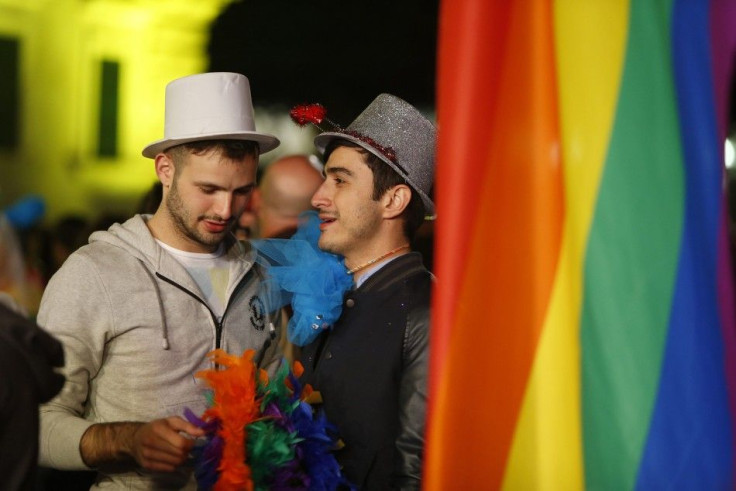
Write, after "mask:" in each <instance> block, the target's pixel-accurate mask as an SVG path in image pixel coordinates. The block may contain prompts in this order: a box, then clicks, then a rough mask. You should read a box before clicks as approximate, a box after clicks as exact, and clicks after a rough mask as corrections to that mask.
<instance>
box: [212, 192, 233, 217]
mask: <svg viewBox="0 0 736 491" xmlns="http://www.w3.org/2000/svg"><path fill="white" fill-rule="evenodd" d="M214 211H215V213H216V214H217V215H218V216H219V217H220V218H222V219H223V220H228V219H229V218H230V217H231V216H232V214H233V197H232V195H231V194H230V193H222V194H221V195H220V196H218V197H217V201H216V202H215V209H214Z"/></svg>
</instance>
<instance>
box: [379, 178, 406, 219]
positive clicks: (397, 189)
mask: <svg viewBox="0 0 736 491" xmlns="http://www.w3.org/2000/svg"><path fill="white" fill-rule="evenodd" d="M409 201H411V188H409V186H407V185H406V184H397V185H396V186H394V187H392V188H390V189H388V190H387V191H386V192H385V193H384V194H383V198H381V203H382V204H383V216H384V218H396V217H398V216H399V215H401V213H403V211H404V210H405V209H406V207H407V206H409Z"/></svg>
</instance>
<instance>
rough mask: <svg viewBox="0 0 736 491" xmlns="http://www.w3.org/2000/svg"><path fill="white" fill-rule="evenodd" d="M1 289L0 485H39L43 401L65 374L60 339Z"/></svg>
mask: <svg viewBox="0 0 736 491" xmlns="http://www.w3.org/2000/svg"><path fill="white" fill-rule="evenodd" d="M22 310H23V309H21V307H20V306H19V305H18V304H17V303H16V302H15V300H13V298H12V297H11V296H10V295H8V294H7V293H2V292H0V488H2V489H3V490H8V491H15V490H23V491H32V490H34V489H36V486H37V471H38V469H37V462H38V445H39V443H38V434H39V423H38V406H39V404H40V403H42V402H46V401H48V400H49V399H51V398H52V397H53V396H55V395H56V394H57V393H58V392H59V391H60V390H61V387H62V386H63V385H64V377H63V376H62V375H60V374H58V373H56V371H55V367H60V366H62V365H63V364H64V351H63V349H62V346H61V343H59V342H58V341H57V340H56V339H54V338H53V337H51V336H50V335H49V334H48V333H46V332H45V331H44V330H43V329H41V328H39V327H38V326H37V325H36V324H35V323H34V322H32V321H30V320H28V319H27V318H26V317H25V316H24V315H22Z"/></svg>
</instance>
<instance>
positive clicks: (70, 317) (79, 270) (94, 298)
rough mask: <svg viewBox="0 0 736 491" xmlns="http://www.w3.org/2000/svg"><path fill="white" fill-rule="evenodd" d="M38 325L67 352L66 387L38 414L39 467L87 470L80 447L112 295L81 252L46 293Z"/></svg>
mask: <svg viewBox="0 0 736 491" xmlns="http://www.w3.org/2000/svg"><path fill="white" fill-rule="evenodd" d="M38 323H39V325H41V326H43V327H44V328H45V329H46V330H47V331H48V332H50V333H51V334H52V335H53V336H55V337H56V338H57V339H58V340H59V341H61V343H62V344H63V346H64V357H65V361H66V363H65V366H64V369H63V374H64V376H65V377H66V383H65V385H64V388H63V389H62V390H61V392H60V393H59V394H58V395H57V396H56V397H55V398H53V399H52V400H51V401H49V402H48V403H46V404H44V405H42V406H41V411H40V423H41V428H40V449H39V459H40V464H41V465H43V466H47V467H53V468H56V469H67V470H83V469H88V467H87V466H86V465H85V464H84V462H83V460H82V456H81V454H80V452H79V442H80V440H81V438H82V435H83V434H84V432H85V431H86V430H87V428H89V427H90V426H91V425H92V424H93V423H92V422H91V421H87V420H86V419H85V418H84V416H85V415H86V414H85V404H86V403H87V401H88V400H89V399H90V398H92V399H93V397H94V394H90V380H92V379H93V378H94V377H95V376H96V374H97V372H98V371H99V369H100V366H101V363H102V357H103V353H104V348H105V340H106V339H107V338H109V337H110V336H112V335H113V321H112V309H111V303H110V299H109V295H108V292H107V290H106V288H105V285H104V284H103V283H102V281H101V280H100V276H99V274H98V270H97V268H96V267H95V264H94V263H93V262H92V261H91V260H90V259H89V258H88V257H87V256H86V255H85V254H84V253H83V252H82V251H78V252H76V253H74V254H73V255H72V256H70V257H69V258H68V259H67V260H66V262H65V263H64V265H63V266H62V267H61V269H60V270H59V271H58V272H57V273H56V274H55V275H54V276H53V278H52V279H51V281H50V282H49V284H48V286H47V288H46V290H45V291H44V295H43V298H42V300H41V307H40V310H39V313H38Z"/></svg>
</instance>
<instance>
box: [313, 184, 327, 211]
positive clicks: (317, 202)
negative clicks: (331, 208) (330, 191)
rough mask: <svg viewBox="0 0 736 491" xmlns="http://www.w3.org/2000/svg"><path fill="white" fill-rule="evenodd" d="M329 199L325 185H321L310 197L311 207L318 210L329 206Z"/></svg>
mask: <svg viewBox="0 0 736 491" xmlns="http://www.w3.org/2000/svg"><path fill="white" fill-rule="evenodd" d="M329 201H330V200H329V198H328V196H327V192H326V189H325V183H322V184H321V185H320V187H319V188H317V191H315V193H314V194H313V195H312V206H313V207H315V208H317V209H319V208H324V207H325V206H327V205H328V204H329Z"/></svg>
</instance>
